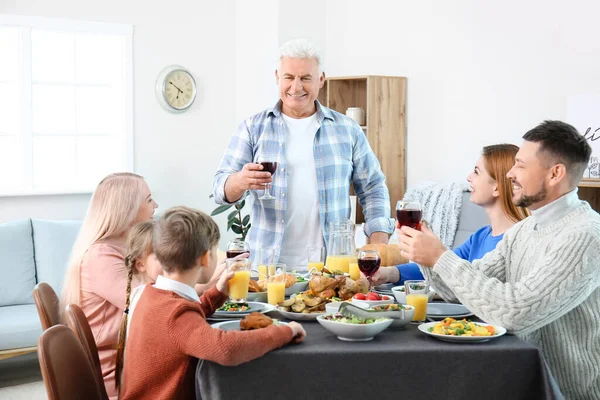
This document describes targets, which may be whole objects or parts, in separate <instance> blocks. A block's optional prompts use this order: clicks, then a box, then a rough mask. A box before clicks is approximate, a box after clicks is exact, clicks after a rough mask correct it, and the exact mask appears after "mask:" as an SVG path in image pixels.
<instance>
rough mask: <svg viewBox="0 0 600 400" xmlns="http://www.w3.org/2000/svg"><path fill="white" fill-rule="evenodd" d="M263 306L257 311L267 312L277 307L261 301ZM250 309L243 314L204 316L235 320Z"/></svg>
mask: <svg viewBox="0 0 600 400" xmlns="http://www.w3.org/2000/svg"><path fill="white" fill-rule="evenodd" d="M261 304H262V305H263V306H264V308H263V309H262V310H260V311H257V312H259V313H261V314H267V313H269V312H271V311H275V309H277V307H275V306H273V305H271V304H267V303H261ZM251 312H252V311H250V312H248V313H243V314H235V313H233V315H224V314H218V315H217V314H213V315H211V316H210V317H206V320H207V321H229V320H236V319H241V318H244V317H245V316H246V315H249V314H250V313H251Z"/></svg>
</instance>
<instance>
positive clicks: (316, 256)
mask: <svg viewBox="0 0 600 400" xmlns="http://www.w3.org/2000/svg"><path fill="white" fill-rule="evenodd" d="M307 261H308V271H309V272H310V270H312V269H313V268H314V269H316V270H317V271H319V272H321V271H323V265H325V247H323V246H317V247H309V248H308V249H307Z"/></svg>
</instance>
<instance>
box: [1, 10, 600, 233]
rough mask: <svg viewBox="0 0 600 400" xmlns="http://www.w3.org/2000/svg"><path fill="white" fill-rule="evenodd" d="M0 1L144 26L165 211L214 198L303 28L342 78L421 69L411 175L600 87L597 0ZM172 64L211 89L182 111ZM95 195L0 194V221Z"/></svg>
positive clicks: (74, 212) (143, 154) (457, 165)
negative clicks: (167, 71)
mask: <svg viewBox="0 0 600 400" xmlns="http://www.w3.org/2000/svg"><path fill="white" fill-rule="evenodd" d="M0 12H2V13H9V14H10V13H14V14H25V15H42V16H53V17H63V18H73V19H84V20H86V19H87V20H95V21H107V22H121V23H130V24H133V25H134V79H135V81H134V84H135V87H134V102H135V104H134V121H135V126H134V132H135V134H134V135H135V137H134V140H135V160H136V161H135V169H136V171H137V172H139V173H141V174H143V175H144V176H145V177H146V178H147V180H148V183H149V184H150V187H151V189H152V190H153V192H154V195H155V198H156V199H157V201H158V202H159V204H160V209H159V211H160V210H164V209H166V208H168V207H170V206H173V205H178V204H186V205H189V206H193V207H197V208H200V209H202V210H204V211H206V212H210V211H211V210H212V209H213V208H214V204H213V202H212V200H211V199H209V198H208V195H209V194H210V193H211V186H212V177H213V174H214V171H215V169H216V167H217V165H218V163H219V160H220V158H221V156H222V154H223V151H224V149H225V147H226V146H227V143H228V141H229V138H230V136H231V134H232V132H233V131H234V129H235V128H236V127H237V125H238V124H239V122H240V121H241V120H242V119H243V118H244V117H246V116H249V115H251V114H253V113H256V112H258V111H260V110H262V109H264V108H265V107H268V106H270V105H272V104H273V103H274V102H275V101H276V100H277V98H278V95H277V89H276V86H275V81H274V77H273V74H274V68H275V66H276V58H277V48H278V46H279V45H280V44H281V43H283V42H284V41H286V40H288V39H291V38H295V37H307V38H310V39H312V40H313V41H315V42H316V43H317V45H319V46H320V47H322V48H323V50H324V55H325V59H326V64H325V68H326V69H325V71H326V73H327V74H328V75H330V76H341V75H362V74H385V75H401V76H406V77H408V102H407V122H408V151H407V160H408V183H409V185H411V184H414V183H416V182H418V181H420V180H437V181H440V182H445V181H455V180H462V179H464V178H465V176H466V175H467V173H468V172H469V171H470V169H471V168H472V165H473V163H474V161H475V160H476V158H477V157H478V155H479V152H480V150H481V147H482V146H484V145H486V144H492V143H498V142H513V143H517V144H519V143H520V142H521V139H520V137H521V136H522V134H523V133H524V132H525V131H526V130H527V129H529V128H531V127H533V126H535V125H536V124H537V123H539V122H540V121H542V120H543V119H547V118H565V116H566V110H565V97H566V96H567V95H569V94H576V93H585V92H589V93H600V68H598V65H600V41H598V40H597V37H598V33H597V32H598V31H597V23H596V21H595V18H596V16H597V15H600V3H598V2H593V1H591V0H589V1H581V0H579V1H578V0H575V1H571V2H569V3H564V2H560V1H557V0H551V1H542V0H531V1H528V2H522V1H516V0H508V1H504V2H500V1H496V2H493V3H491V2H478V1H475V0H463V1H459V2H451V3H448V2H444V1H439V0H438V1H432V0H423V1H419V2H415V1H408V0H389V1H388V0H372V1H370V2H366V1H359V0H327V1H318V0H307V1H306V2H303V3H302V5H298V4H297V3H293V2H289V1H282V0H261V1H248V0H246V1H244V0H236V1H235V2H234V1H223V2H214V1H207V0H197V1H193V0H177V1H171V2H168V3H165V2H155V4H153V3H150V2H147V1H143V0H129V1H120V0H105V1H102V2H81V1H77V0H53V1H51V2H48V1H40V0H38V1H36V0H2V2H1V3H0ZM171 63H177V64H182V65H184V66H185V67H187V68H188V69H190V70H191V71H192V72H193V73H194V76H195V77H196V79H197V81H198V83H199V86H200V94H199V97H198V99H197V101H196V103H195V104H194V106H193V107H192V109H191V110H190V111H189V112H187V113H185V114H182V115H173V114H169V113H167V112H165V111H163V110H162V109H161V108H160V107H159V106H158V104H157V102H156V100H155V98H154V80H155V78H156V75H157V74H158V72H159V71H160V70H161V69H162V68H163V67H164V66H165V65H168V64H171ZM88 200H89V195H72V196H40V197H30V198H0V221H2V220H10V219H16V218H22V217H28V216H35V217H39V218H50V219H62V218H82V217H83V215H84V212H85V209H86V207H87V202H88ZM217 221H218V222H219V225H220V226H221V227H224V226H225V223H224V216H223V215H222V216H220V218H217ZM228 237H231V235H230V234H229V235H227V234H226V235H224V240H226V239H227V238H228Z"/></svg>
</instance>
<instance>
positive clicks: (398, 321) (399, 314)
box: [369, 304, 415, 329]
mask: <svg viewBox="0 0 600 400" xmlns="http://www.w3.org/2000/svg"><path fill="white" fill-rule="evenodd" d="M369 310H372V311H375V312H377V315H378V316H381V317H387V318H391V319H392V325H391V328H392V329H398V328H404V327H405V326H406V325H408V323H409V322H410V321H412V318H413V315H414V313H415V309H414V308H413V307H412V306H409V305H406V304H384V305H380V306H371V307H370V308H369Z"/></svg>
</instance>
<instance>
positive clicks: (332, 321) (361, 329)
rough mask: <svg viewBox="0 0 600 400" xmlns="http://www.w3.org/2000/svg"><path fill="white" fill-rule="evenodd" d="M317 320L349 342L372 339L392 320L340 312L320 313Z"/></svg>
mask: <svg viewBox="0 0 600 400" xmlns="http://www.w3.org/2000/svg"><path fill="white" fill-rule="evenodd" d="M317 322H319V324H321V325H322V326H323V328H325V329H327V330H328V331H330V332H331V333H333V334H334V335H336V336H337V338H338V339H340V340H346V341H351V342H364V341H367V340H373V338H374V337H375V336H376V335H378V334H379V333H381V332H383V331H384V330H385V329H387V328H388V327H389V326H390V325H392V322H393V320H392V319H390V318H385V317H382V318H368V319H363V318H358V317H344V316H343V315H342V314H340V313H336V314H329V315H321V316H319V317H317Z"/></svg>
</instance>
